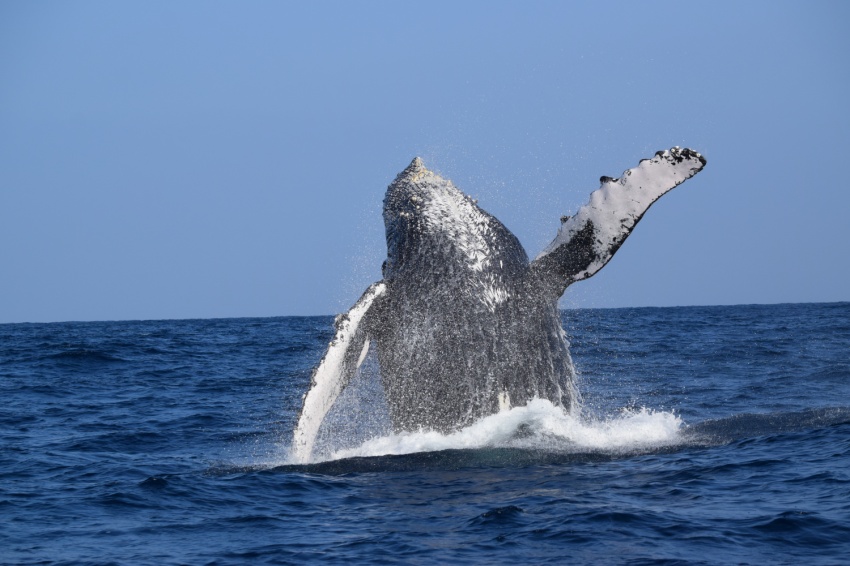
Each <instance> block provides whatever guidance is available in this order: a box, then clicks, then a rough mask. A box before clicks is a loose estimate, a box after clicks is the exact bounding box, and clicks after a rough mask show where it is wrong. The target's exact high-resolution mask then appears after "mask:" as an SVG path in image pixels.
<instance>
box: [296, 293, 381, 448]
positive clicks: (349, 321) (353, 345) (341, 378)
mask: <svg viewBox="0 0 850 566" xmlns="http://www.w3.org/2000/svg"><path fill="white" fill-rule="evenodd" d="M386 288H387V287H386V285H385V284H384V283H376V284H374V285H372V286H371V287H369V289H368V290H367V291H366V292H365V293H364V294H363V296H362V297H361V298H360V300H359V301H357V303H356V304H355V305H354V306H353V307H352V308H351V310H350V311H348V314H347V315H344V316H342V317H340V318H338V319H337V323H336V334H335V335H334V339H333V340H332V341H331V343H330V345H329V346H328V351H327V353H326V354H325V357H324V358H323V359H322V361H321V363H320V364H319V367H317V368H316V371H315V372H314V373H313V382H312V386H311V387H310V390H309V391H308V392H307V394H306V395H305V396H304V405H303V407H302V409H301V416H300V417H299V419H298V426H297V427H296V428H295V434H294V438H293V442H292V449H291V457H292V459H293V461H294V462H295V463H298V464H304V463H307V462H309V461H310V458H311V456H312V454H313V447H314V444H315V442H316V437H317V436H318V434H319V428H320V427H321V425H322V421H323V420H324V419H325V415H327V414H328V411H330V409H331V407H332V406H333V404H334V402H335V401H336V399H337V397H339V394H340V393H341V392H342V390H343V388H344V387H345V385H346V384H347V383H348V381H349V380H350V378H351V375H352V374H353V373H354V372H355V371H356V370H357V367H358V366H359V365H360V364H361V363H363V360H364V358H365V357H366V354H367V352H368V351H369V339H368V337H367V336H366V335H365V333H364V332H362V328H361V324H362V322H363V318H364V316H365V315H366V313H367V312H368V310H369V307H371V306H372V303H373V302H374V301H375V299H377V298H378V297H380V296H381V295H382V294H383V293H384V292H385V291H386ZM353 355H357V358H353ZM352 362H354V363H352ZM346 366H350V367H346Z"/></svg>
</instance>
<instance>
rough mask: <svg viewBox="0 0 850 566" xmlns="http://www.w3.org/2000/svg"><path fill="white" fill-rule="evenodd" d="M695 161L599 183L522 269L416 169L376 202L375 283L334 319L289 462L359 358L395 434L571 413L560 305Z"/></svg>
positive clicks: (512, 242) (471, 211)
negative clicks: (547, 409) (517, 412)
mask: <svg viewBox="0 0 850 566" xmlns="http://www.w3.org/2000/svg"><path fill="white" fill-rule="evenodd" d="M705 164H706V159H705V158H704V157H703V156H702V155H701V154H700V153H698V152H696V151H694V150H691V149H687V148H679V147H673V148H671V149H669V150H663V151H659V152H657V153H656V154H655V155H654V156H653V157H651V158H649V159H644V160H641V161H640V163H639V164H638V165H637V167H634V168H632V169H628V170H626V171H625V172H624V173H623V174H622V175H621V176H620V177H618V178H612V177H601V178H600V187H599V188H598V189H597V190H595V191H594V192H592V193H591V195H590V199H589V201H588V202H587V203H586V204H585V205H584V206H582V207H581V208H579V210H578V211H577V212H576V213H575V214H573V215H570V216H562V217H561V223H560V227H559V228H558V231H557V234H556V235H555V238H554V239H553V240H552V241H551V243H550V244H549V245H548V246H547V247H546V248H544V249H543V250H542V251H541V252H540V253H539V254H538V255H537V256H536V257H534V259H531V260H530V259H529V257H528V255H527V254H526V252H525V250H524V249H523V246H522V245H521V244H520V242H519V240H518V239H517V238H516V236H514V235H513V233H511V231H510V230H508V229H507V228H506V227H505V226H504V225H503V224H502V223H501V222H500V221H499V220H498V219H496V218H495V217H494V216H492V215H491V214H489V213H487V212H486V211H484V210H483V209H482V208H480V207H479V206H478V203H477V201H476V200H475V199H473V198H471V197H469V196H468V195H466V194H464V193H463V192H462V191H461V190H460V189H458V188H457V187H455V186H454V184H453V183H452V182H451V181H450V180H447V179H444V178H442V177H441V176H440V175H439V174H437V173H435V172H434V171H431V170H429V169H427V168H426V167H425V165H424V163H423V161H422V160H421V159H420V158H418V157H417V158H415V159H414V160H413V161H412V162H411V163H410V165H409V166H408V167H407V168H405V169H404V170H403V171H402V172H401V173H399V174H398V176H397V177H396V178H395V180H394V181H393V182H392V183H391V184H390V185H389V187H388V188H387V192H386V195H385V197H384V202H383V220H384V225H385V231H386V242H387V258H386V260H385V261H384V263H383V265H382V268H381V271H382V279H381V280H380V281H377V282H376V283H373V284H372V285H370V286H369V287H368V288H367V289H366V291H365V292H364V293H363V295H362V296H361V297H360V299H359V300H357V302H356V303H355V304H354V305H353V306H352V308H351V309H350V310H349V311H348V312H347V313H345V314H342V315H338V316H337V317H336V319H335V321H334V336H333V339H332V340H331V342H330V344H329V345H328V348H327V351H326V352H325V354H324V356H323V358H322V359H321V361H320V362H319V364H318V366H316V368H315V369H314V371H313V373H312V376H311V384H310V387H309V389H308V390H307V392H306V393H305V394H304V397H303V400H302V407H301V411H300V413H299V415H298V420H297V425H296V427H295V429H294V432H293V439H292V445H291V449H290V454H291V458H292V459H293V460H294V461H295V462H299V463H304V462H309V461H310V459H311V458H312V454H313V450H314V445H315V443H316V438H317V436H318V433H319V429H320V427H321V424H322V422H323V420H324V418H325V416H326V415H327V414H328V412H329V411H330V409H331V408H332V407H333V404H334V402H335V401H336V399H337V398H338V397H339V395H340V394H341V392H342V391H343V390H344V389H345V387H346V386H347V385H348V384H349V383H350V382H351V380H352V377H353V376H354V375H355V374H356V372H357V370H358V368H359V367H360V366H361V364H363V361H364V360H365V359H366V357H367V356H368V355H369V354H370V353H372V354H373V355H374V356H375V357H376V359H377V365H378V368H379V374H380V381H381V384H382V386H383V390H384V394H385V397H386V403H387V407H388V410H389V417H390V421H391V423H392V429H393V431H394V432H395V433H402V432H415V431H427V430H433V431H437V432H440V433H451V432H453V431H456V430H459V429H461V428H463V427H465V426H468V425H470V424H471V423H473V422H475V421H476V420H478V419H480V418H482V417H485V416H489V415H492V414H495V413H498V412H500V411H504V410H507V409H510V408H512V407H518V406H524V405H526V404H528V403H529V402H530V401H532V400H535V399H545V400H548V401H549V402H551V403H552V404H553V405H556V406H559V407H562V408H563V410H565V411H575V410H577V409H578V406H579V392H578V391H577V389H576V372H575V368H574V366H573V362H572V359H571V357H570V352H569V344H568V340H567V337H566V334H565V332H564V329H563V326H562V324H561V315H560V311H559V309H558V301H559V299H560V297H561V296H562V295H563V294H564V292H565V291H566V289H567V287H569V286H570V285H572V284H573V283H575V282H577V281H582V280H584V279H587V278H589V277H591V276H592V275H594V274H595V273H597V272H598V271H599V270H600V269H602V267H604V266H605V265H606V264H607V263H608V261H610V259H611V258H612V257H613V256H614V254H615V253H616V252H617V250H618V249H619V248H620V246H622V244H623V242H624V241H625V240H626V238H627V237H628V236H629V235H630V234H631V233H632V231H633V230H634V228H635V226H637V224H638V222H639V221H640V220H641V219H642V218H643V216H644V214H645V213H646V211H647V210H648V209H649V208H650V206H651V205H652V204H653V203H654V202H656V201H657V200H658V199H659V198H660V197H661V196H663V195H664V194H666V193H667V192H668V191H670V190H671V189H673V188H674V187H676V186H678V185H680V184H681V183H683V182H684V181H686V180H687V179H689V178H691V177H693V176H694V175H695V174H697V173H698V172H699V171H701V170H702V169H703V167H704V166H705Z"/></svg>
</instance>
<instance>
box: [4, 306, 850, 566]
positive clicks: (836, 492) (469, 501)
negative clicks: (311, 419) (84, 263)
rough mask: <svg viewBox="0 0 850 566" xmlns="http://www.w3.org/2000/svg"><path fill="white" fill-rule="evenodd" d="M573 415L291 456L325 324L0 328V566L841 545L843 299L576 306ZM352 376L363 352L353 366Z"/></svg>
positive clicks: (830, 556)
mask: <svg viewBox="0 0 850 566" xmlns="http://www.w3.org/2000/svg"><path fill="white" fill-rule="evenodd" d="M564 320H565V326H566V328H567V330H568V334H569V336H570V340H571V343H572V352H573V357H574V360H575V362H576V365H577V367H578V369H579V372H580V389H581V391H582V395H583V406H582V411H581V413H580V414H576V415H567V414H564V413H563V412H562V411H561V410H560V409H559V408H557V407H554V406H552V405H551V404H549V403H548V402H545V401H535V402H533V403H532V404H530V405H529V406H527V407H514V408H513V409H511V410H509V411H504V412H502V413H499V414H497V415H493V416H490V417H487V418H485V419H483V420H481V421H479V422H477V423H474V424H473V425H471V426H469V427H467V428H465V429H463V430H461V431H458V432H456V433H454V434H450V435H441V434H437V433H434V432H428V431H417V432H410V433H404V434H400V435H393V434H392V433H391V432H390V430H389V426H388V419H387V417H386V407H385V406H384V405H383V400H382V398H381V391H380V386H379V384H376V383H375V382H374V381H373V380H372V379H371V378H370V377H369V375H370V374H369V372H364V375H361V376H358V378H357V379H356V380H355V383H353V384H352V388H351V391H350V392H348V393H347V394H346V395H345V396H343V398H341V399H340V401H339V406H338V407H336V408H335V410H334V412H333V413H332V414H331V415H329V421H328V423H327V426H326V427H325V430H323V431H322V433H321V435H320V436H321V438H320V442H321V446H320V449H319V450H317V454H316V458H315V461H314V462H313V463H311V464H307V465H301V466H297V465H292V464H291V460H290V458H289V442H290V439H291V433H292V429H293V426H294V424H295V418H296V416H297V413H298V408H299V404H300V402H301V396H302V395H303V393H304V392H305V391H306V389H307V387H308V386H309V381H310V371H311V369H312V368H313V367H314V366H315V364H316V363H317V362H318V360H319V359H320V358H321V355H322V353H323V351H324V348H325V347H326V345H327V342H328V340H329V339H330V338H331V333H332V318H331V317H317V318H267V319H229V320H196V321H150V322H112V323H109V322H106V323H61V324H34V325H29V324H24V325H0V399H2V403H0V524H2V527H0V563H40V564H59V563H69V564H70V563H74V564H77V563H92V564H95V563H97V564H102V563H149V564H169V563H171V564H180V563H193V564H194V563H216V564H231V563H233V564H238V563H303V562H305V561H315V562H319V561H321V562H331V563H333V562H352V561H354V562H358V563H362V562H367V563H368V562H376V563H384V562H402V563H408V562H412V563H426V564H427V563H434V564H437V563H440V564H442V563H470V562H473V563H488V564H490V563H517V562H520V563H543V562H549V563H552V562H554V563H563V562H579V563H598V562H603V563H628V564H641V563H655V562H659V561H661V562H674V563H675V562H682V563H684V562H687V563H709V564H726V563H730V562H733V563H740V562H747V563H796V562H801V561H804V562H805V563H807V564H811V563H824V564H841V563H845V562H846V556H847V555H850V354H848V352H850V304H847V303H842V304H808V305H776V306H732V307H688V308H671V309H616V310H589V311H576V312H573V311H568V312H566V313H565V315H564ZM367 367H368V360H367Z"/></svg>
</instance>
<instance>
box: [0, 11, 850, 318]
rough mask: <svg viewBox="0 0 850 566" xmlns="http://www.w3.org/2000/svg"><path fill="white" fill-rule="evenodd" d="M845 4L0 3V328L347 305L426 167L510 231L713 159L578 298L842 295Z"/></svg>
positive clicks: (546, 237) (735, 299)
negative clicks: (694, 158) (690, 160)
mask: <svg viewBox="0 0 850 566" xmlns="http://www.w3.org/2000/svg"><path fill="white" fill-rule="evenodd" d="M848 22H850V4H848V3H846V2H805V3H804V2H774V1H772V2H676V3H671V2H598V3H582V4H579V3H569V2H428V3H423V2H416V3H414V2H363V3H353V2H351V3H349V2H339V3H336V2H311V3H297V4H296V3H287V2H200V1H199V2H192V1H184V2H136V3H131V2H32V1H20V2H15V1H4V2H2V3H0V77H2V78H0V322H27V321H28V322H39V321H62V320H115V319H156V318H206V317H233V316H276V315H311V314H332V313H336V312H339V311H343V310H345V309H347V308H348V306H350V304H352V303H353V302H354V301H355V300H356V299H357V298H358V297H359V295H360V293H361V292H362V291H363V289H364V288H365V287H366V286H367V285H368V284H369V283H371V282H372V281H374V280H377V279H378V278H380V265H381V261H382V260H383V257H384V254H385V244H384V240H383V222H382V219H381V201H382V198H383V195H384V191H385V189H386V186H387V184H389V182H390V181H392V179H393V178H394V177H395V175H396V174H397V173H398V172H399V171H400V170H402V169H403V168H404V167H405V166H406V165H407V164H408V163H409V161H410V160H411V159H412V158H413V157H414V156H417V155H419V156H421V157H423V159H424V160H425V163H426V165H427V166H428V167H429V168H431V169H434V170H436V171H438V172H440V173H441V174H442V175H443V176H445V177H448V178H450V179H452V180H453V181H454V182H455V184H456V185H457V186H459V187H460V188H461V189H463V190H464V191H465V192H467V193H469V194H471V195H473V196H475V197H476V198H478V199H479V204H480V205H481V206H482V207H483V208H484V209H486V210H488V211H489V212H491V213H493V214H494V215H496V216H497V217H498V218H499V219H501V220H502V222H504V223H505V225H506V226H508V227H509V228H510V229H512V230H513V231H514V233H516V234H517V236H518V237H519V238H520V240H521V241H522V243H523V245H524V246H525V247H526V249H527V251H528V252H529V255H532V256H533V255H536V253H537V252H538V251H539V250H540V249H542V248H543V247H544V246H545V245H546V244H547V243H548V242H549V241H550V240H551V239H552V238H553V237H554V235H555V233H556V231H557V227H558V219H559V217H560V216H561V215H562V214H567V213H570V212H571V211H575V210H576V209H577V208H578V207H579V206H581V205H582V204H583V203H584V202H586V200H587V197H588V195H589V193H590V192H591V191H593V190H594V189H596V188H597V187H598V183H599V181H598V179H599V177H600V176H601V175H608V176H612V177H617V176H619V174H620V173H621V172H622V171H623V170H624V169H626V168H629V167H632V166H634V165H636V164H637V162H638V161H639V160H640V159H641V158H644V157H649V156H651V155H652V154H653V153H654V152H655V151H656V150H658V149H662V148H668V147H670V146H673V145H679V146H688V147H692V148H694V149H697V150H698V151H701V152H702V153H703V154H704V155H705V156H706V157H707V158H708V166H707V167H706V169H705V170H704V171H703V172H702V173H701V174H700V175H698V176H697V177H695V178H694V179H692V180H690V181H689V182H688V183H686V184H685V185H682V186H681V187H679V188H678V189H676V190H675V191H673V192H672V193H671V194H669V195H667V196H666V197H664V198H663V199H662V200H661V201H659V202H658V203H657V204H656V205H655V206H654V207H653V208H652V209H651V210H650V211H649V213H648V214H647V215H646V217H645V218H644V220H643V221H642V222H641V224H640V225H639V226H638V227H637V229H636V230H635V232H634V233H633V234H632V236H631V237H630V239H629V240H628V241H627V242H626V244H625V245H624V246H623V247H622V248H621V250H620V251H619V253H618V254H617V256H616V257H615V258H614V259H613V260H612V262H611V263H610V264H609V265H608V266H607V267H605V269H603V270H602V271H601V272H600V273H599V274H598V275H596V276H595V277H593V278H591V279H589V280H587V281H585V282H581V283H578V284H576V285H574V286H573V287H571V288H570V289H569V290H568V291H567V294H566V295H565V297H564V299H563V300H562V305H563V306H565V307H586V306H587V307H618V306H647V305H656V306H670V305H708V304H739V303H776V302H820V301H847V300H850V284H848V280H850V229H848V226H850V188H848V183H847V181H846V180H845V179H846V176H847V172H846V169H847V163H848V160H850V133H848V132H850V103H848V101H850V92H849V91H850V88H848V87H850V34H848V33H847V32H846V27H847V24H848Z"/></svg>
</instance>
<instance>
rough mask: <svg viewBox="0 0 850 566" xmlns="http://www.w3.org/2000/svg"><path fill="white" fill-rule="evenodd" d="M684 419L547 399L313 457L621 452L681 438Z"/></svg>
mask: <svg viewBox="0 0 850 566" xmlns="http://www.w3.org/2000/svg"><path fill="white" fill-rule="evenodd" d="M682 429H683V422H682V420H681V418H680V417H679V416H677V415H676V414H674V413H672V412H665V411H653V410H651V409H646V408H641V409H639V410H631V409H624V410H623V411H622V412H621V414H620V415H618V416H614V417H608V418H603V419H596V418H592V419H587V418H583V417H581V416H573V415H570V414H568V413H566V412H565V411H564V410H563V409H562V408H561V407H557V406H555V405H553V404H552V403H551V402H549V401H547V400H544V399H535V400H533V401H531V402H530V403H529V404H528V405H527V406H524V407H514V408H512V409H509V410H506V411H502V412H500V413H497V414H495V415H490V416H488V417H484V418H482V419H480V420H479V421H477V422H475V423H473V424H472V425H470V426H468V427H466V428H463V429H461V430H459V431H457V432H454V433H451V434H440V433H439V432H435V431H419V432H404V433H401V434H387V435H379V436H375V437H373V438H370V439H368V440H366V441H364V442H362V443H361V444H359V445H357V446H355V447H350V448H341V449H336V450H330V451H320V452H319V453H317V454H314V458H313V462H314V463H315V462H321V461H329V460H338V459H343V458H354V457H372V456H386V455H400V454H413V453H417V452H436V451H440V450H453V449H454V450H458V449H472V450H474V449H481V448H520V449H532V450H541V451H546V452H601V453H621V452H635V451H642V450H647V449H655V448H662V447H666V446H671V445H675V444H678V443H680V442H682V435H681V431H682Z"/></svg>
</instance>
